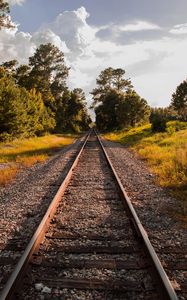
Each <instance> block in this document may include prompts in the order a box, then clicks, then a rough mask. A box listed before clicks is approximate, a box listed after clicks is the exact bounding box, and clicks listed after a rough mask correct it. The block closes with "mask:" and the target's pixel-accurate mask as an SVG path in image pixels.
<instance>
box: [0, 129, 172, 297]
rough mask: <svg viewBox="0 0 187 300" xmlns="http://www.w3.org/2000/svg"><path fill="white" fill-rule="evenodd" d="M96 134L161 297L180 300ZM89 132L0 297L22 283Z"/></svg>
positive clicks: (8, 294)
mask: <svg viewBox="0 0 187 300" xmlns="http://www.w3.org/2000/svg"><path fill="white" fill-rule="evenodd" d="M95 134H96V136H97V138H98V141H99V143H100V145H101V148H102V150H103V152H104V155H105V157H106V160H107V163H108V165H109V167H110V169H111V170H112V173H113V176H114V178H115V181H116V183H117V185H118V187H119V192H120V195H121V198H122V200H123V201H124V204H125V206H126V209H127V213H128V215H129V217H130V219H131V220H132V224H133V226H134V228H135V230H136V232H137V234H138V236H139V237H140V239H141V241H142V243H143V244H144V248H145V250H146V253H147V255H148V257H149V259H150V261H151V263H152V266H153V270H154V274H155V276H156V278H157V282H158V285H159V291H160V297H161V298H160V299H162V300H177V299H178V298H177V295H176V293H175V291H174V289H173V287H172V285H171V283H170V281H169V279H168V277H167V275H166V273H165V271H164V269H163V267H162V265H161V262H160V260H159V258H158V256H157V254H156V253H155V250H154V248H153V246H152V245H151V242H150V241H149V238H148V236H147V233H146V231H145V229H144V228H143V226H142V224H141V222H140V220H139V218H138V216H137V214H136V212H135V210H134V208H133V206H132V204H131V201H130V199H129V197H128V195H127V193H126V191H125V190H124V188H123V186H122V183H121V181H120V179H119V177H118V175H117V173H116V171H115V169H114V167H113V165H112V163H111V161H110V159H109V156H108V154H107V152H106V150H105V149H104V146H103V144H102V142H101V139H100V138H99V136H98V134H97V133H96V132H95ZM89 135H90V133H89V134H88V135H87V137H86V138H85V141H84V143H83V145H82V147H81V149H80V151H79V153H78V155H77V157H76V158H75V160H74V162H73V164H72V166H71V168H70V170H69V171H68V174H67V176H66V178H65V179H64V181H63V183H62V185H61V186H60V188H59V190H58V192H57V194H56V196H55V197H54V198H53V200H52V202H51V204H50V206H49V208H48V210H47V212H46V214H45V215H44V217H43V219H42V221H41V223H40V225H39V227H38V228H37V230H36V232H35V233H34V235H33V237H32V239H31V241H30V242H29V244H28V246H27V248H26V250H25V251H24V253H23V255H22V257H21V259H20V261H19V262H18V264H17V266H16V268H15V270H14V271H13V273H12V274H11V276H10V278H9V280H8V282H7V284H6V285H5V287H4V289H3V291H2V293H1V296H0V300H9V299H13V296H14V294H15V292H16V290H17V289H18V286H19V284H20V282H21V279H22V277H23V275H24V273H25V271H26V268H27V265H28V263H29V262H30V260H31V257H32V255H33V253H34V252H35V251H36V250H37V249H38V248H39V246H40V243H41V241H42V240H43V238H44V234H45V232H46V230H47V228H48V227H49V224H50V220H51V218H52V217H53V215H54V213H55V211H56V208H57V206H58V204H59V202H60V201H61V198H62V196H63V194H64V192H65V189H66V187H67V185H68V183H69V181H70V179H71V177H72V173H73V170H74V168H75V167H76V165H77V163H78V161H79V158H80V156H81V154H82V151H83V149H84V147H85V145H86V143H87V140H88V138H89Z"/></svg>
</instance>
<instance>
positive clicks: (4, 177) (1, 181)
mask: <svg viewBox="0 0 187 300" xmlns="http://www.w3.org/2000/svg"><path fill="white" fill-rule="evenodd" d="M17 172H18V168H17V167H16V166H11V167H7V168H4V169H2V170H0V186H4V185H5V184H7V183H8V182H9V181H10V180H12V179H14V178H15V176H16V174H17Z"/></svg>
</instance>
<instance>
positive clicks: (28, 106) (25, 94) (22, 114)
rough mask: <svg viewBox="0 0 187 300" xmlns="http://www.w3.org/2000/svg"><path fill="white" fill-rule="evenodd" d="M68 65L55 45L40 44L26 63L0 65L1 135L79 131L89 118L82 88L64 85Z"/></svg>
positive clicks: (2, 137) (83, 128)
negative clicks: (69, 87)
mask: <svg viewBox="0 0 187 300" xmlns="http://www.w3.org/2000/svg"><path fill="white" fill-rule="evenodd" d="M68 72H69V68H68V67H67V66H66V65H65V62H64V54H63V53H62V52H61V51H60V50H59V49H58V48H57V47H56V46H54V45H52V44H50V43H48V44H45V45H43V44H42V45H40V46H39V47H38V48H37V49H36V52H35V53H34V55H33V56H31V57H29V64H27V65H20V64H19V63H18V62H17V61H16V60H12V61H8V62H4V63H3V64H1V66H0V138H1V140H5V139H11V137H20V136H21V137H27V136H32V135H41V134H43V133H45V132H59V133H60V132H67V131H74V132H80V131H83V130H87V129H88V126H89V123H90V122H91V119H90V116H89V115H88V112H87V108H86V98H85V94H84V92H83V90H82V89H80V88H76V89H74V90H73V91H70V90H69V89H68V87H67V85H66V81H67V78H68Z"/></svg>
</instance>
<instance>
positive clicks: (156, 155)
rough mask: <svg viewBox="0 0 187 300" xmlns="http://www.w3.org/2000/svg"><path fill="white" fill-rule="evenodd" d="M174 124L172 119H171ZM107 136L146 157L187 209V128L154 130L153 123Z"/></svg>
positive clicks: (160, 182)
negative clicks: (159, 131) (168, 130)
mask: <svg viewBox="0 0 187 300" xmlns="http://www.w3.org/2000/svg"><path fill="white" fill-rule="evenodd" d="M170 126H172V122H170ZM105 137H106V138H108V139H110V140H113V141H118V142H120V143H122V144H123V145H125V146H128V147H130V148H131V149H132V150H133V151H135V152H137V153H138V154H140V156H141V157H142V158H144V159H145V160H146V161H147V163H148V165H149V167H150V169H151V170H152V171H153V172H154V173H155V174H157V175H158V177H157V178H158V182H159V184H160V185H162V186H164V187H167V188H169V189H170V190H171V191H172V193H173V194H174V195H175V197H176V198H178V199H179V200H180V201H179V202H178V205H179V210H180V212H181V213H182V214H183V215H185V213H186V210H187V129H183V130H179V131H177V132H172V133H169V132H166V133H152V132H151V127H150V125H145V126H140V127H137V128H133V129H130V130H128V131H121V132H114V133H111V134H107V135H105Z"/></svg>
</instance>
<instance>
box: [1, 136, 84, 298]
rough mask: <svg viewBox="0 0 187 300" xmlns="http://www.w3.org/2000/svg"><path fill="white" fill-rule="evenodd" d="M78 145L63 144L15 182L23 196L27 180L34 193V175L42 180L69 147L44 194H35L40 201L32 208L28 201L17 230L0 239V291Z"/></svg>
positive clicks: (49, 201) (61, 180)
mask: <svg viewBox="0 0 187 300" xmlns="http://www.w3.org/2000/svg"><path fill="white" fill-rule="evenodd" d="M81 144H82V142H80V140H78V141H76V142H75V143H74V144H71V145H69V146H67V147H65V148H64V149H63V150H62V151H60V153H59V154H57V155H56V156H55V157H52V158H50V159H49V161H48V162H47V163H45V164H44V165H42V166H40V167H39V169H37V175H36V176H35V174H34V171H33V168H31V171H29V173H28V175H27V176H26V178H24V180H22V181H21V183H20V184H19V185H20V187H19V192H20V190H21V191H23V193H24V194H25V195H26V193H27V192H28V193H29V188H28V183H29V187H33V186H34V187H35V190H36V193H37V192H38V188H39V187H38V186H37V178H38V179H41V178H43V179H44V178H45V176H46V175H47V172H48V171H49V170H50V168H51V167H52V166H53V165H54V164H55V162H56V161H58V159H59V156H60V155H65V154H66V153H67V152H68V151H69V150H72V151H73V152H72V153H71V156H70V159H68V160H67V161H66V160H65V164H64V165H62V169H61V170H60V171H59V170H58V171H57V175H56V176H55V179H54V181H50V184H49V185H47V186H46V189H45V191H44V193H41V196H40V193H39V196H38V199H40V201H38V202H39V203H38V204H37V205H34V206H33V207H32V204H31V205H29V209H28V208H26V210H25V211H24V208H23V215H24V218H25V219H24V221H23V223H22V224H21V226H20V230H19V231H14V234H12V236H11V239H9V240H8V242H7V243H6V244H3V241H2V240H1V239H0V293H1V291H2V289H3V287H4V285H5V284H6V282H7V280H8V278H9V276H10V274H11V272H12V271H13V269H14V268H15V266H16V264H17V262H18V260H19V258H20V257H21V255H22V253H23V252H24V250H25V248H26V246H27V244H28V242H29V241H30V239H31V237H32V235H33V233H34V232H35V230H36V229H37V227H38V225H39V223H40V222H41V220H42V217H43V216H44V214H45V212H46V210H47V208H48V206H49V204H50V203H51V201H52V199H53V197H54V196H55V194H56V193H57V191H58V189H59V187H60V185H61V184H62V182H63V180H64V178H65V177H66V174H67V172H68V170H69V168H70V166H71V165H72V163H73V161H74V158H75V156H76V153H77V152H78V150H79V148H80V146H81ZM15 184H17V183H16V182H15V183H14V184H13V185H12V189H13V188H14V185H15ZM32 193H33V190H32V192H31V195H30V197H32ZM5 194H6V191H5ZM33 195H34V193H33ZM10 198H11V197H10ZM21 200H23V199H21ZM21 200H20V205H22V203H21ZM28 200H29V197H28ZM11 201H13V200H12V198H11V199H10V203H9V206H11V205H13V204H11ZM16 213H17V212H16V211H15V215H16ZM17 218H18V223H19V215H18V216H17ZM9 219H10V216H9ZM5 220H6V215H5ZM2 228H3V227H1V226H0V234H1V232H2ZM23 231H24V234H23ZM11 252H12V255H11Z"/></svg>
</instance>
